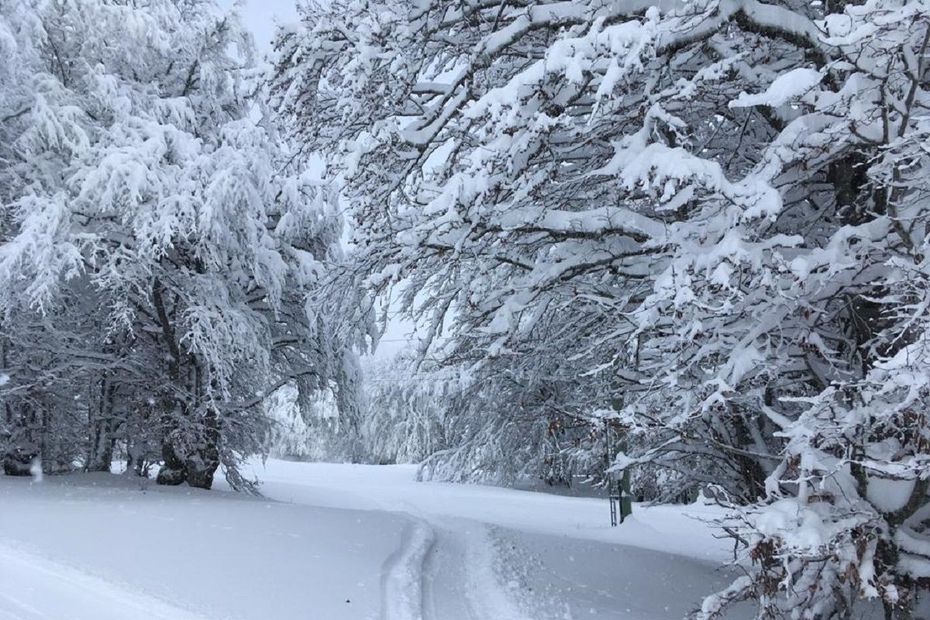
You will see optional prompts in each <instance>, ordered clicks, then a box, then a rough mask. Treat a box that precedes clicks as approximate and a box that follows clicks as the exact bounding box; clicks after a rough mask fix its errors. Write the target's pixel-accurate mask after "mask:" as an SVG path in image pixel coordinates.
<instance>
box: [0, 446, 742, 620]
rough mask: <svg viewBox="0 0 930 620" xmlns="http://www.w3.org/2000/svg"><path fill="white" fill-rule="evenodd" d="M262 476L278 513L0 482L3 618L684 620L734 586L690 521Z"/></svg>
mask: <svg viewBox="0 0 930 620" xmlns="http://www.w3.org/2000/svg"><path fill="white" fill-rule="evenodd" d="M258 473H260V474H261V477H262V478H263V479H264V480H265V481H266V484H265V485H264V486H263V492H264V493H265V495H266V497H267V499H266V498H251V497H243V496H241V495H235V494H232V493H224V492H222V491H213V492H202V491H197V490H191V489H187V488H183V487H182V488H173V489H171V488H163V487H156V486H154V485H149V484H146V483H144V482H140V481H138V480H133V479H130V478H125V477H121V476H107V475H78V476H63V477H47V478H46V479H45V481H44V482H42V483H32V482H31V481H29V480H23V479H11V478H5V477H3V476H0V506H2V507H3V510H2V511H0V620H7V619H14V618H15V619H23V620H36V619H39V618H50V619H55V620H67V619H71V618H73V619H77V620H83V619H85V618H86V619H88V620H90V619H94V620H100V619H104V620H106V619H109V618H130V619H131V618H153V619H157V620H161V619H177V620H188V619H194V618H216V619H220V618H223V619H225V618H230V619H243V620H245V619H256V620H257V619H264V618H276V619H282V620H287V619H290V618H294V619H297V618H300V619H309V620H549V619H553V620H554V619H559V620H565V619H580V618H594V619H607V620H621V619H622V620H671V619H673V618H680V617H682V616H683V615H684V614H685V613H686V612H687V611H689V610H690V609H693V607H694V606H695V605H696V604H697V603H698V601H699V600H700V597H701V595H702V594H704V593H706V592H708V591H710V590H713V589H715V588H716V587H718V586H720V585H721V584H722V583H723V582H724V581H725V576H724V575H721V574H720V573H719V572H717V571H716V570H715V568H714V566H715V565H714V564H713V563H711V561H719V560H720V559H721V558H722V556H723V554H724V553H725V550H724V549H722V548H721V545H720V543H719V542H718V541H716V540H715V539H714V538H713V537H712V536H711V535H710V532H709V530H707V529H706V527H705V526H703V525H702V524H700V523H699V522H697V521H695V520H694V519H693V518H692V516H693V515H687V514H682V511H681V509H679V508H665V507H659V508H652V509H647V510H641V511H639V513H638V514H637V518H636V519H634V520H632V521H630V522H628V523H626V524H624V526H623V527H621V528H613V529H612V528H609V527H605V525H604V520H605V517H606V514H605V510H606V509H605V507H604V505H603V502H602V501H600V500H591V499H581V498H569V497H559V496H553V495H546V494H539V493H528V492H521V491H512V490H506V489H497V488H491V487H481V486H461V485H448V484H438V483H416V482H414V480H413V475H414V471H413V469H412V468H409V467H367V466H352V465H317V464H298V463H289V462H283V461H269V463H268V464H267V466H266V467H260V471H259V472H258ZM271 500H278V501H271ZM702 510H705V509H702V508H700V507H691V508H689V511H690V512H691V513H694V514H697V515H701V513H702ZM707 510H710V509H707ZM705 516H707V515H705ZM673 550H674V551H675V552H676V555H670V551H673Z"/></svg>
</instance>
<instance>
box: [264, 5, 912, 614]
mask: <svg viewBox="0 0 930 620" xmlns="http://www.w3.org/2000/svg"><path fill="white" fill-rule="evenodd" d="M928 41H930V5H927V3H926V2H924V1H922V0H882V1H879V0H865V1H864V2H825V3H806V2H795V1H793V0H778V1H772V2H760V1H758V0H691V1H689V2H685V1H680V0H669V1H661V0H653V1H649V0H643V1H639V0H618V1H616V2H608V3H600V2H590V1H587V0H569V1H563V2H545V1H542V2H536V1H534V2H518V3H514V2H510V1H509V0H503V1H501V0H495V1H492V2H477V3H471V4H467V3H466V4H462V3H456V2H442V1H432V2H427V3H422V2H405V1H404V0H381V1H379V2H337V3H334V4H333V5H332V6H329V5H327V6H326V7H320V6H313V5H311V6H309V7H307V8H306V9H305V10H304V16H303V26H302V27H301V28H298V29H292V30H288V31H283V32H282V33H281V34H280V36H279V38H278V56H277V59H278V60H277V67H276V77H275V80H274V83H273V90H272V93H273V96H274V105H275V106H276V108H277V109H278V110H279V111H280V112H281V114H282V115H284V116H285V118H287V119H288V120H289V121H290V123H291V126H292V127H293V128H294V134H295V135H296V136H298V137H299V138H300V139H301V140H302V141H303V143H304V144H305V145H306V148H308V149H321V150H325V151H326V152H328V153H329V163H330V165H331V166H332V168H333V169H335V170H338V171H339V172H340V174H341V175H342V178H343V179H344V194H345V198H346V200H347V201H349V203H350V204H351V208H352V210H353V213H354V229H355V231H356V244H357V246H358V247H359V248H360V251H361V258H360V262H361V263H362V267H363V269H364V270H365V271H367V272H368V273H369V280H368V283H369V285H370V286H371V287H372V288H374V289H376V290H383V289H384V288H385V287H388V286H390V285H392V284H394V283H398V282H401V281H404V282H405V288H406V290H408V291H411V293H410V295H409V296H408V297H407V299H406V304H407V307H408V309H409V310H410V311H411V312H412V313H413V314H415V315H418V316H420V317H427V323H428V325H430V326H431V330H432V331H430V332H428V335H427V338H426V342H425V347H424V350H431V353H432V354H441V355H442V357H443V358H444V359H445V360H446V362H447V363H450V364H456V365H458V364H466V365H468V366H470V367H472V368H473V369H476V370H474V372H477V373H480V372H482V370H483V371H484V372H486V373H487V374H486V375H485V376H486V377H487V378H488V379H489V380H492V381H494V382H496V383H497V385H498V386H501V385H504V384H505V382H506V381H507V380H510V379H514V380H516V381H517V385H520V384H521V383H520V382H525V381H527V380H528V379H529V380H531V381H534V382H538V384H539V385H540V386H541V388H545V387H546V386H549V387H554V388H555V391H556V392H557V393H558V395H557V397H556V401H555V402H556V403H557V406H558V408H559V409H561V410H564V411H566V412H568V413H570V414H571V415H572V416H573V417H576V418H585V417H587V418H588V419H602V420H603V419H606V420H608V421H609V422H608V424H609V425H616V426H617V427H618V428H622V429H623V433H624V435H625V437H626V438H627V440H628V441H627V443H628V446H629V447H628V449H627V450H626V451H625V453H624V454H622V455H621V456H620V457H619V459H618V460H617V466H619V467H629V466H632V465H633V464H634V463H637V462H641V463H646V462H648V463H651V464H652V466H656V465H658V466H661V467H666V468H669V469H670V470H672V471H678V472H681V474H682V476H683V478H682V479H683V480H685V481H686V483H690V484H717V485H719V486H720V487H722V488H721V489H720V492H719V496H720V497H729V498H731V500H732V501H733V503H734V505H739V506H741V508H740V514H741V515H742V517H741V520H740V523H741V524H742V525H740V526H739V527H735V528H732V529H730V530H729V531H731V532H733V533H734V534H735V535H737V536H738V537H739V538H740V539H741V540H742V541H744V542H745V543H746V546H747V549H746V553H747V555H748V557H749V558H751V559H752V560H753V561H754V562H755V566H756V568H757V570H756V571H755V572H754V573H752V575H751V576H749V577H747V578H745V579H742V580H740V581H739V582H738V583H737V584H734V586H733V587H732V588H730V589H728V590H727V591H726V592H725V593H724V594H723V595H721V596H717V597H712V598H710V599H708V601H707V603H706V605H705V607H704V609H703V610H702V614H703V615H704V616H706V617H711V616H714V615H715V614H717V613H718V612H719V610H720V609H721V608H722V607H723V606H725V604H726V603H727V602H729V601H732V600H737V599H741V598H747V597H752V598H755V599H756V600H757V601H759V615H760V617H773V616H778V615H785V616H788V617H798V618H841V617H848V614H849V613H851V609H852V607H853V605H854V604H855V602H856V601H857V600H859V599H860V598H863V597H864V598H868V599H877V600H880V601H881V602H882V604H883V605H884V606H885V610H886V615H887V616H888V617H908V614H909V610H910V609H911V608H912V606H913V604H914V601H915V597H916V595H917V591H918V589H919V588H920V587H922V586H925V585H926V584H927V578H928V576H930V554H928V553H927V549H928V547H927V545H928V542H927V541H928V540H930V538H928V536H927V533H926V532H924V530H925V528H926V525H925V524H926V522H927V518H928V514H927V510H930V508H928V507H927V505H928V502H927V484H928V482H927V479H928V474H927V471H928V469H927V466H926V461H927V458H928V453H930V452H928V447H930V444H928V425H927V419H926V413H925V409H926V403H925V400H926V398H927V389H926V373H927V371H928V370H930V366H928V362H930V360H928V359H927V357H926V354H925V346H924V344H923V342H924V339H925V338H926V327H925V322H926V308H927V306H928V304H930V297H928V293H927V286H926V284H927V280H926V270H927V260H928V259H927V256H928V252H927V248H926V244H927V239H926V235H927V230H926V221H927V217H928V213H927V206H926V205H927V199H926V188H925V184H926V181H925V178H926V165H927V164H926V160H925V158H926V151H925V145H926V133H925V132H926V127H925V125H926V106H927V104H928V103H930V100H928V93H927V86H928V68H927V66H926V58H927V51H928V50H927V45H928ZM441 333H442V334H444V335H445V336H446V338H445V339H444V343H443V346H442V347H441V351H439V352H438V353H437V347H435V346H432V348H431V341H432V340H433V339H434V338H435V336H436V335H438V334H441ZM560 380H565V381H567V382H568V385H569V386H570V387H567V388H566V387H563V385H564V384H563V383H560ZM492 385H493V384H492ZM488 389H492V388H490V387H489V388H488ZM531 393H532V389H530V390H527V389H524V388H519V389H513V390H511V391H509V392H508V391H507V390H506V389H501V390H500V391H499V392H498V395H499V397H500V399H499V400H498V401H497V402H498V403H500V406H501V407H502V408H504V407H506V406H507V404H508V403H511V402H525V401H523V400H522V399H525V398H526V397H527V395H528V394H531ZM548 409H549V403H548V402H546V401H543V402H534V401H532V399H531V407H530V410H531V412H532V415H536V416H538V417H539V418H540V419H543V420H544V419H545V418H546V417H547V416H548V415H549V413H548ZM470 413H474V412H470ZM509 413H510V414H511V415H515V414H516V410H515V409H511V410H510V412H509ZM495 419H497V418H496V417H495V416H490V417H481V416H472V417H471V422H472V423H473V424H477V425H480V424H481V423H483V422H487V421H489V420H495ZM489 428H490V427H489ZM532 440H533V439H528V441H532ZM502 456H503V457H504V458H508V457H510V458H512V455H510V454H508V455H502Z"/></svg>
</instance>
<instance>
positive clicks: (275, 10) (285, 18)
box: [219, 0, 297, 56]
mask: <svg viewBox="0 0 930 620" xmlns="http://www.w3.org/2000/svg"><path fill="white" fill-rule="evenodd" d="M219 2H220V4H221V5H223V6H226V7H232V6H234V5H235V4H237V3H236V2H235V0H219ZM240 4H242V5H243V7H242V8H241V9H240V14H241V15H242V21H243V23H244V24H245V25H246V26H247V27H248V28H249V29H250V30H251V31H252V33H253V34H254V35H255V45H256V46H257V47H258V53H259V54H260V55H262V56H264V55H265V54H267V53H268V52H270V51H271V37H272V36H274V29H275V25H276V24H278V23H280V22H285V23H286V22H290V21H294V20H296V19H297V0H242V2H241V3H240Z"/></svg>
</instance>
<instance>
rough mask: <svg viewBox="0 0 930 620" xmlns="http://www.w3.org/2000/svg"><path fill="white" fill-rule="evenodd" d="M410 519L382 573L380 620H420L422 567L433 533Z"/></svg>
mask: <svg viewBox="0 0 930 620" xmlns="http://www.w3.org/2000/svg"><path fill="white" fill-rule="evenodd" d="M413 519H414V520H413V521H412V522H411V523H410V525H408V526H407V528H406V529H405V530H404V533H403V535H402V536H401V545H400V548H399V549H397V551H395V552H394V553H392V554H391V555H390V557H388V559H387V560H386V561H385V563H384V567H383V569H382V577H381V620H423V579H424V574H425V571H424V566H425V565H426V557H427V555H428V554H429V553H430V550H431V549H432V547H433V545H434V544H435V542H436V533H435V531H434V530H433V528H432V527H431V526H430V525H429V523H427V522H426V521H424V520H423V519H417V518H416V517H413Z"/></svg>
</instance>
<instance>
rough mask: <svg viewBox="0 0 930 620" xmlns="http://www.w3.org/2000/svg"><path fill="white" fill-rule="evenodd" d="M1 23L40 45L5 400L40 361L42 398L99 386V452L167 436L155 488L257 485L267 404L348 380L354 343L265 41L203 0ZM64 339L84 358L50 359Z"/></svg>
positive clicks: (7, 188) (36, 4)
mask: <svg viewBox="0 0 930 620" xmlns="http://www.w3.org/2000/svg"><path fill="white" fill-rule="evenodd" d="M0 32H3V33H4V36H2V37H0V40H2V41H4V45H6V46H8V47H11V48H15V49H19V48H24V49H31V50H33V53H32V54H31V55H30V56H28V57H25V56H24V57H23V58H22V59H20V58H17V57H16V56H14V59H15V60H16V62H14V63H13V66H14V67H19V70H18V71H19V72H18V75H17V76H16V77H15V79H17V80H18V81H19V83H18V88H17V89H16V90H14V91H12V94H11V95H8V94H7V93H6V92H4V93H3V95H0V96H2V97H3V99H2V100H0V101H2V105H3V108H0V109H3V110H5V109H7V108H12V109H13V111H12V112H10V113H5V114H3V115H0V132H2V134H3V135H4V136H6V135H12V137H13V139H11V140H10V141H9V142H8V141H6V140H4V144H3V147H2V148H3V149H5V153H4V158H3V159H2V160H0V162H2V166H3V168H2V170H0V175H2V176H0V178H2V179H4V180H3V189H2V191H3V212H2V218H3V222H4V228H3V229H2V234H3V235H4V236H3V239H2V241H3V243H2V246H0V309H2V311H3V317H4V318H3V320H4V321H5V322H6V323H5V325H9V328H6V327H5V329H4V332H5V333H7V334H9V335H10V339H9V342H11V343H12V348H13V350H12V351H10V352H8V353H7V356H8V357H7V360H6V361H4V364H3V365H4V372H5V373H7V374H8V375H9V376H10V381H9V383H8V384H7V385H6V386H4V388H0V389H2V390H3V394H4V400H5V402H6V404H7V407H15V406H17V405H16V404H15V402H19V401H15V399H16V398H17V395H18V394H21V393H22V391H23V389H24V387H23V386H24V385H26V383H25V381H26V377H25V376H24V373H27V371H28V370H29V369H34V368H36V367H37V366H38V367H40V368H41V369H42V373H41V374H43V376H42V377H41V381H40V383H39V385H40V389H41V390H42V391H43V393H56V394H57V393H64V394H69V393H70V394H84V393H90V394H92V395H93V399H94V403H93V404H91V402H90V401H88V402H87V405H86V406H87V407H88V417H87V422H88V429H87V431H88V438H87V439H88V442H89V444H90V445H89V448H88V451H89V457H88V460H87V461H86V462H85V465H87V466H89V467H95V468H96V467H99V468H108V467H109V454H110V452H109V450H110V447H111V446H112V445H113V442H114V441H115V440H117V439H122V440H123V441H124V442H128V443H130V444H132V445H135V446H142V445H151V443H152V442H155V443H160V444H161V458H162V460H163V464H162V467H161V469H160V472H159V482H162V483H168V484H177V483H181V482H184V481H186V482H188V483H189V484H191V485H193V486H202V487H209V486H210V485H211V484H212V479H213V474H214V472H215V470H216V469H217V467H218V466H219V464H220V462H223V463H224V464H225V465H226V467H227V475H228V476H229V477H231V480H232V482H233V483H234V484H242V483H243V481H242V480H241V479H240V478H239V477H238V473H237V470H236V467H235V466H236V463H237V462H238V460H239V459H240V458H241V457H242V456H243V455H246V454H249V453H252V452H255V451H257V450H259V449H260V448H261V447H262V445H263V438H262V434H261V433H262V432H263V430H264V428H265V424H264V420H263V417H262V416H261V415H260V412H261V403H262V401H263V400H264V398H265V397H266V396H267V395H269V394H271V393H273V392H274V391H275V390H276V389H278V388H279V387H281V386H282V385H284V384H286V383H293V384H294V385H298V386H300V388H301V389H303V390H306V391H311V392H312V391H314V390H318V389H321V388H323V387H326V386H328V385H329V384H330V382H332V381H337V382H338V381H342V380H343V379H344V378H345V377H346V372H345V368H348V367H351V365H352V359H353V356H352V354H351V352H350V348H351V346H352V345H353V344H355V343H354V336H353V334H354V333H355V332H354V331H352V330H350V329H343V328H338V326H337V327H333V328H330V327H331V325H335V324H336V323H337V322H338V316H331V315H329V314H328V313H329V312H330V311H331V310H332V309H333V308H332V306H331V305H324V304H316V303H313V300H312V298H311V293H312V292H313V290H314V289H315V288H316V287H317V286H318V285H319V284H320V283H321V282H322V281H323V280H324V279H325V278H328V277H329V276H327V275H326V274H327V273H328V272H329V271H330V270H331V264H332V263H333V262H334V261H336V260H338V259H339V257H340V252H341V251H340V249H339V238H340V236H341V220H340V217H339V215H338V214H337V213H336V212H335V210H334V208H333V207H332V206H331V205H332V201H331V192H329V190H328V188H327V183H326V182H325V181H324V180H323V179H322V177H321V176H320V174H319V171H315V172H313V171H308V170H307V169H306V168H304V167H302V166H297V165H295V163H294V158H293V154H291V153H289V152H287V149H286V147H285V146H283V142H282V141H281V140H279V139H278V138H277V137H276V135H275V131H274V128H273V127H272V126H271V125H270V124H267V123H265V124H256V122H254V121H253V120H252V118H251V111H252V109H253V105H254V103H253V101H252V100H251V99H250V98H249V94H250V92H251V86H250V83H251V78H250V75H251V73H252V72H253V71H254V70H253V64H252V60H251V57H252V52H251V44H250V41H249V37H248V36H247V35H246V34H245V32H244V31H243V30H242V28H241V25H240V24H239V23H238V21H237V17H236V16H235V15H234V14H224V13H223V12H221V11H220V10H219V8H218V7H217V6H216V5H214V4H213V3H212V2H207V1H202V0H178V1H175V0H149V1H146V2H125V1H121V0H90V1H88V0H80V1H78V0H48V1H45V0H35V1H32V0H30V1H24V2H18V3H13V6H12V8H11V9H10V13H9V15H8V16H7V22H6V24H5V29H3V30H0ZM11 79H12V78H11ZM6 179H12V181H7V180H6ZM324 276H325V278H324ZM346 295H349V292H346ZM81 319H83V320H81ZM91 323H92V324H91ZM18 325H28V326H30V329H31V330H32V332H34V333H17V329H18V328H17V326H18ZM49 338H54V339H55V340H56V343H55V344H53V345H49V348H50V349H52V351H51V353H50V355H52V359H58V358H63V359H66V360H67V363H61V364H58V365H54V364H51V363H50V361H48V360H46V359H45V358H41V359H39V358H37V357H36V356H40V355H45V354H46V352H45V351H44V350H42V349H39V348H36V347H35V343H36V342H41V341H46V340H48V339H49ZM71 339H73V340H76V343H75V344H74V345H73V346H72V344H70V340H71ZM75 367H77V368H79V372H80V373H82V375H81V377H76V376H75V374H74V370H73V369H74V368H75ZM85 381H86V382H87V384H86V385H84V386H83V387H81V388H80V389H78V390H74V391H72V386H73V384H74V383H75V382H77V383H78V384H81V383H84V382H85ZM344 392H346V395H345V398H344V403H343V404H345V405H346V406H349V405H350V404H351V398H352V397H351V390H350V389H349V388H348V387H347V388H346V389H345V390H344ZM88 398H91V397H88ZM11 403H14V404H11ZM42 411H43V413H42V415H44V416H63V415H70V413H71V412H69V411H68V408H67V407H61V406H56V405H53V404H48V405H43V409H42ZM95 412H96V413H95ZM120 424H122V427H120V428H118V426H119V425H120ZM130 431H131V432H132V433H133V436H132V437H129V436H126V433H128V432H130ZM120 433H122V435H120ZM139 433H142V436H139ZM141 456H142V455H140V457H141Z"/></svg>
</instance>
